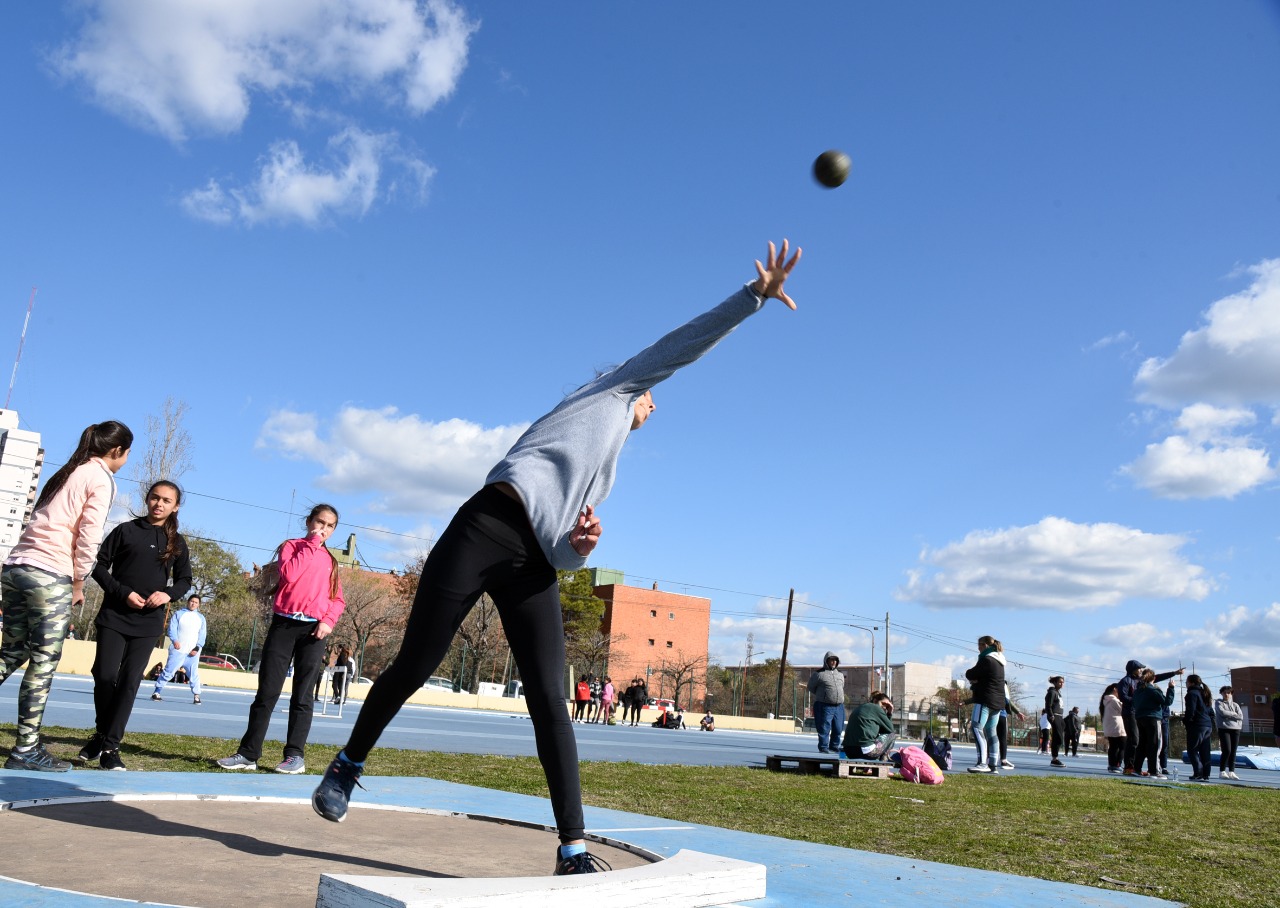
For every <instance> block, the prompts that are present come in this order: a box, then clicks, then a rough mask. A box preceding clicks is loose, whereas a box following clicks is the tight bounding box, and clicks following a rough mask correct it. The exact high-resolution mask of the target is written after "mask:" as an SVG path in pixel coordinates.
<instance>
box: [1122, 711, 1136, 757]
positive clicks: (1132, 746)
mask: <svg viewBox="0 0 1280 908" xmlns="http://www.w3.org/2000/svg"><path fill="white" fill-rule="evenodd" d="M1120 718H1121V719H1122V720H1123V721H1124V768H1125V769H1136V768H1137V765H1138V744H1139V740H1138V739H1139V738H1140V737H1141V732H1139V731H1138V720H1137V719H1135V718H1134V717H1133V713H1131V712H1124V713H1121V715H1120Z"/></svg>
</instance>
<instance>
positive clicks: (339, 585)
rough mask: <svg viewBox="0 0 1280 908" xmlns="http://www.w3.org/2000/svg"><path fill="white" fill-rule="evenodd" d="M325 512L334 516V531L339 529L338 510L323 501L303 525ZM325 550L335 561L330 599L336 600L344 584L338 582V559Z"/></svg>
mask: <svg viewBox="0 0 1280 908" xmlns="http://www.w3.org/2000/svg"><path fill="white" fill-rule="evenodd" d="M323 511H328V512H329V513H330V514H332V515H333V526H334V529H337V527H338V521H339V520H340V519H341V518H340V517H339V516H338V509H337V508H335V507H334V506H333V505H331V504H325V503H324V502H323V501H322V502H320V503H319V504H318V505H316V506H315V507H313V508H312V509H311V511H310V512H309V513H308V514H307V519H306V520H304V521H303V525H304V526H305V525H306V524H308V523H310V522H311V521H313V520H315V519H316V518H317V517H319V516H320V514H321V512H323ZM324 550H325V551H326V552H328V554H329V558H330V559H331V560H332V561H333V567H332V568H330V569H329V598H330V599H336V598H337V596H338V590H340V589H341V588H342V583H341V581H339V580H338V559H337V558H334V557H333V552H330V551H329V547H328V546H325V547H324Z"/></svg>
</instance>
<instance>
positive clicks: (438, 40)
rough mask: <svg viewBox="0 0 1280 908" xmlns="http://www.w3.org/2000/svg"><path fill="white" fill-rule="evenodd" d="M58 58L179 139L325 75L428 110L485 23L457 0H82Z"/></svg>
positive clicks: (105, 99)
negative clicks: (80, 16) (76, 24)
mask: <svg viewBox="0 0 1280 908" xmlns="http://www.w3.org/2000/svg"><path fill="white" fill-rule="evenodd" d="M82 5H83V7H84V9H85V10H86V21H85V23H84V25H83V27H82V28H81V29H80V31H79V33H78V34H77V35H76V37H75V38H74V39H73V40H72V41H70V42H68V43H67V44H66V45H64V46H63V47H62V48H60V49H59V51H58V53H57V54H56V55H55V56H54V58H53V61H52V62H53V65H54V67H55V68H56V70H57V71H58V72H60V73H61V74H62V75H63V76H65V77H67V78H69V79H73V80H76V81H79V82H81V83H83V84H84V85H86V86H87V87H88V88H89V90H90V92H91V94H92V96H93V98H94V100H95V101H96V102H97V103H98V104H100V105H101V106H103V107H104V108H106V109H108V110H110V111H112V112H114V113H116V114H118V115H120V116H122V117H124V118H126V119H128V120H130V121H132V122H135V123H138V124H140V125H141V126H143V127H144V128H146V129H149V130H151V131H154V132H157V133H160V134H161V135H163V136H165V137H167V138H169V139H171V140H172V141H175V142H178V141H182V140H184V139H185V138H186V137H187V136H188V134H189V133H191V132H193V131H194V132H202V133H212V134H219V135H223V134H228V133H233V132H235V131H237V130H238V129H240V127H241V126H242V125H243V123H244V121H245V119H246V118H247V117H248V115H249V111H250V107H251V105H252V103H253V97H254V96H255V95H258V96H267V97H272V98H274V99H276V100H278V101H279V102H281V103H283V104H285V105H288V104H290V103H291V102H293V101H295V100H300V99H304V98H306V97H308V96H310V95H312V94H313V93H314V92H315V91H316V89H317V88H318V87H320V86H323V85H331V86H335V87H336V88H337V89H338V91H339V93H340V94H341V95H343V96H345V97H346V98H348V99H351V100H359V99H360V97H361V96H364V95H374V96H377V97H380V98H382V99H383V100H384V102H385V103H387V104H389V105H392V106H399V107H403V108H404V109H405V110H406V111H408V112H409V113H410V114H421V113H424V112H426V111H428V110H430V109H431V108H432V107H434V106H435V105H436V104H438V103H439V102H440V101H441V100H443V99H445V98H448V97H449V96H450V95H451V94H452V93H453V91H454V89H455V88H456V87H457V84H458V80H459V78H460V77H461V74H462V72H463V70H464V69H465V68H466V63H467V53H468V45H469V43H470V40H471V36H472V35H473V34H474V33H475V31H476V29H477V28H478V23H476V22H474V21H472V20H470V19H468V18H467V16H466V15H465V13H464V12H463V11H462V10H461V9H460V8H459V7H458V6H457V5H455V4H454V3H451V2H449V0H272V2H270V3H261V2H256V0H85V2H84V3H83V4H82Z"/></svg>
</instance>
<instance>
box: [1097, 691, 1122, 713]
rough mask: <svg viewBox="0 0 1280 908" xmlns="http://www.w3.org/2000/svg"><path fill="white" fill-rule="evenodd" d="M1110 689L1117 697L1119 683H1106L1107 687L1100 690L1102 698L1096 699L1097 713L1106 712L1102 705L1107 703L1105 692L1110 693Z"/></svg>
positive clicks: (1118, 694)
mask: <svg viewBox="0 0 1280 908" xmlns="http://www.w3.org/2000/svg"><path fill="white" fill-rule="evenodd" d="M1112 691H1114V692H1115V695H1116V696H1117V697H1118V696H1120V685H1119V684H1108V685H1107V689H1106V690H1104V691H1103V692H1102V699H1100V700H1099V701H1098V715H1100V716H1105V715H1106V714H1107V711H1106V709H1105V708H1104V707H1105V706H1106V704H1107V694H1109V693H1111V692H1112Z"/></svg>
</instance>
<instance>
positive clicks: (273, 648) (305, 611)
mask: <svg viewBox="0 0 1280 908" xmlns="http://www.w3.org/2000/svg"><path fill="white" fill-rule="evenodd" d="M337 526H338V511H337V509H336V508H334V507H333V505H329V504H318V505H316V506H315V507H314V508H312V509H311V513H310V514H308V515H307V535H306V536H304V537H303V538H301V539H290V540H288V541H286V542H285V543H284V544H283V545H281V546H280V555H279V564H280V585H279V586H278V587H277V588H276V592H275V596H274V598H273V600H272V603H273V605H274V608H273V609H272V612H273V613H272V615H271V627H270V629H269V630H268V631H267V640H266V642H265V643H264V644H263V645H262V661H261V663H260V666H259V668H258V694H257V696H256V697H254V698H253V705H252V706H250V707H249V727H248V729H247V730H246V731H245V733H244V737H243V738H241V739H240V747H239V748H237V749H236V752H235V753H234V754H232V755H231V756H229V757H223V758H222V759H221V760H219V761H218V765H219V766H221V767H222V768H223V769H248V770H253V769H257V768H258V759H259V758H260V757H261V756H262V741H263V739H264V738H266V736H267V726H268V725H269V724H270V722H271V713H272V712H273V711H274V710H275V708H276V703H277V702H278V701H279V699H280V692H281V691H282V690H284V679H285V676H286V675H287V674H288V673H289V663H290V662H291V661H292V662H293V692H292V693H291V694H290V695H289V734H288V737H287V738H286V740H285V745H284V760H283V761H282V762H280V763H279V764H277V765H276V767H275V770H276V772H283V773H288V774H290V775H296V774H297V773H300V772H305V771H306V768H307V766H306V763H305V762H304V761H303V752H304V751H305V750H306V747H307V736H308V735H310V734H311V716H312V713H313V712H314V709H315V704H314V702H313V700H312V692H313V691H314V690H315V686H316V678H318V677H319V675H320V671H321V669H322V668H323V665H324V648H325V643H324V640H325V638H326V637H328V636H329V634H331V633H333V629H334V628H335V627H336V626H337V624H338V619H339V618H341V617H342V611H343V609H345V608H346V602H345V601H344V600H343V598H342V580H341V579H340V578H339V577H338V561H337V559H336V558H334V557H333V554H332V553H331V552H330V551H329V550H328V549H327V548H325V546H324V541H325V540H326V539H328V538H329V537H330V536H332V535H333V531H334V530H335V529H337Z"/></svg>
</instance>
